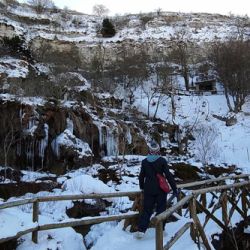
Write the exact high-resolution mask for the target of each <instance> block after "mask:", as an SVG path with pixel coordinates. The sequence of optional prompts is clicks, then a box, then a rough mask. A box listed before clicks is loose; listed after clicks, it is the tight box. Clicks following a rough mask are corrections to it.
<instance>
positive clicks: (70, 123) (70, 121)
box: [67, 118, 74, 134]
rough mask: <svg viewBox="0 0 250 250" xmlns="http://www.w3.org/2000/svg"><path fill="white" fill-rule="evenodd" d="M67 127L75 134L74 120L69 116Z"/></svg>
mask: <svg viewBox="0 0 250 250" xmlns="http://www.w3.org/2000/svg"><path fill="white" fill-rule="evenodd" d="M67 129H68V130H69V131H70V132H71V133H72V134H73V131H74V124H73V121H72V120H70V119H69V118H67Z"/></svg>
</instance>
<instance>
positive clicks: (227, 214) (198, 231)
mask: <svg viewBox="0 0 250 250" xmlns="http://www.w3.org/2000/svg"><path fill="white" fill-rule="evenodd" d="M226 179H227V178H218V179H216V182H218V183H219V182H221V181H225V180H226ZM233 179H235V180H236V181H239V180H240V179H245V180H244V181H241V182H238V183H234V184H228V185H219V186H212V187H208V188H203V189H198V190H193V191H191V192H190V193H189V194H188V195H186V196H185V195H184V194H183V193H182V194H181V195H182V196H184V197H183V198H181V199H180V198H179V201H178V202H177V203H176V204H175V205H174V206H172V207H170V208H169V209H167V210H166V211H165V212H163V213H161V214H159V215H157V216H156V217H154V218H153V219H152V224H154V225H155V229H156V234H155V235H156V250H167V249H169V248H171V247H172V246H173V245H174V243H175V242H176V241H177V240H178V239H179V238H180V237H181V236H182V235H183V234H184V233H185V232H186V231H187V230H188V229H189V228H190V235H191V238H192V239H193V240H194V241H195V242H196V243H200V242H199V239H200V238H201V239H202V242H203V244H204V246H205V248H206V249H208V250H210V249H212V248H211V246H210V243H209V241H208V240H207V237H206V234H205V231H204V228H205V226H206V225H207V223H208V221H209V220H210V219H211V220H213V222H215V223H216V224H217V225H218V226H219V227H220V228H221V229H222V230H224V231H225V232H228V233H229V230H228V225H229V223H230V220H231V218H232V216H233V213H234V212H235V211H237V212H238V213H239V214H240V215H241V217H242V218H243V219H246V217H247V212H248V209H249V208H250V202H249V199H247V196H248V197H249V196H250V193H249V191H248V188H249V186H250V180H249V175H241V176H235V177H234V178H233ZM205 182H206V183H208V182H207V181H205ZM196 184H197V183H196ZM188 186H189V184H188ZM232 190H235V192H236V191H237V195H238V197H237V195H235V192H232ZM215 191H219V192H220V196H219V197H218V196H217V195H216V194H214V192H215ZM229 192H230V193H229ZM207 193H211V194H212V195H213V196H217V198H218V203H216V204H214V205H213V208H212V211H211V212H210V211H209V210H208V208H207V199H206V194H207ZM235 197H237V199H238V200H235ZM199 198H200V199H199ZM240 199H241V208H239V206H238V203H239V200H240ZM227 203H230V204H231V209H230V210H229V211H228V207H227ZM184 205H188V207H187V210H188V212H189V214H190V219H191V222H187V223H186V224H185V225H184V226H182V227H181V228H180V229H179V231H177V232H176V233H175V235H174V236H173V237H172V238H171V239H170V241H169V242H168V243H167V244H165V245H163V227H162V223H163V221H165V220H166V219H167V218H169V217H170V216H171V215H173V214H174V213H175V212H178V211H180V209H181V208H183V206H184ZM220 208H221V210H222V218H220V219H218V218H217V217H215V215H214V212H215V211H216V210H218V209H220ZM198 211H199V212H204V213H205V214H206V218H205V221H204V223H203V225H202V224H201V222H200V220H199V218H198V216H197V213H198Z"/></svg>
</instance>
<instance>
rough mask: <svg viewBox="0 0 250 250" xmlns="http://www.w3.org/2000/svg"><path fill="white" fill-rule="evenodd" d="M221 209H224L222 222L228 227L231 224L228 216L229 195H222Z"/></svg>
mask: <svg viewBox="0 0 250 250" xmlns="http://www.w3.org/2000/svg"><path fill="white" fill-rule="evenodd" d="M221 208H222V220H223V222H224V225H225V226H226V227H227V226H228V223H229V218H228V214H227V193H226V192H223V193H222V199H221Z"/></svg>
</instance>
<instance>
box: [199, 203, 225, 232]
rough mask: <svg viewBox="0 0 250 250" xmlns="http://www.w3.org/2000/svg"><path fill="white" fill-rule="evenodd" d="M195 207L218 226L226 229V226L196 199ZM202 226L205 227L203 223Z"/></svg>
mask: <svg viewBox="0 0 250 250" xmlns="http://www.w3.org/2000/svg"><path fill="white" fill-rule="evenodd" d="M196 205H197V207H199V209H201V210H202V211H203V212H204V213H205V214H206V215H207V217H208V218H209V219H212V220H213V221H214V222H215V223H216V224H217V225H218V226H220V227H221V228H222V229H223V230H227V228H226V227H225V226H224V224H223V223H222V222H221V221H220V220H219V219H217V218H216V217H215V216H214V215H213V214H212V213H211V212H209V210H207V209H206V208H205V207H203V205H202V204H201V203H199V202H198V201H197V202H196ZM203 228H205V224H204V225H203Z"/></svg>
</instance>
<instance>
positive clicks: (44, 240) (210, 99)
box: [0, 95, 250, 250]
mask: <svg viewBox="0 0 250 250" xmlns="http://www.w3.org/2000/svg"><path fill="white" fill-rule="evenodd" d="M175 98H177V99H178V102H176V103H177V114H176V118H175V121H176V122H177V123H178V124H180V125H182V126H186V125H192V124H193V123H194V121H197V124H203V123H205V124H207V125H210V126H213V127H214V128H216V129H217V131H218V136H217V137H216V139H215V141H216V143H215V144H214V145H215V146H216V147H217V148H218V151H219V155H218V156H217V157H216V158H211V160H210V163H214V164H216V165H223V164H228V165H231V164H235V165H237V167H239V168H241V169H242V172H244V173H249V172H250V167H249V165H250V160H249V154H248V149H250V140H249V139H248V135H249V134H250V116H249V115H248V114H249V111H250V105H249V102H247V103H246V104H245V105H244V107H243V112H241V113H239V114H237V120H238V122H237V124H236V125H234V126H231V127H226V126H225V122H223V121H220V120H218V119H215V118H213V117H212V115H213V114H216V115H221V116H225V115H227V113H228V109H227V106H226V101H225V97H224V96H223V95H206V96H176V97H175ZM169 101H170V100H168V99H167V100H166V102H165V103H162V104H161V105H160V108H159V112H158V117H160V118H161V119H164V120H166V121H168V122H170V121H171V120H172V117H171V110H170V108H169V107H170V103H169ZM136 106H137V107H138V109H140V110H141V111H143V112H146V107H147V104H146V99H137V101H136ZM154 108H155V107H154V106H151V113H152V114H153V112H154ZM166 143H168V142H166ZM190 150H192V152H193V153H194V154H195V153H196V144H195V142H192V144H191V145H190ZM111 158H112V157H106V158H105V159H104V160H106V161H109V160H111V161H112V159H111ZM126 158H127V159H128V160H130V161H134V162H138V164H135V165H133V166H127V165H124V166H122V168H121V173H122V172H124V171H126V172H127V173H130V174H131V175H127V176H123V177H122V182H121V184H119V185H117V184H115V183H112V182H111V181H110V182H109V183H107V184H104V183H102V182H101V181H100V180H97V179H96V178H93V177H92V176H95V174H96V173H97V169H99V168H102V166H101V165H98V164H96V165H94V166H92V167H89V168H84V169H79V170H77V171H74V172H71V173H68V174H67V175H65V176H61V177H59V178H58V182H60V183H62V184H63V190H59V189H56V190H54V192H52V193H48V192H40V193H38V194H37V195H39V196H45V195H63V194H72V193H74V194H79V193H93V192H94V193H98V192H113V191H134V190H139V188H138V180H137V177H133V176H138V173H139V168H140V164H139V163H140V161H141V160H142V158H143V156H126ZM189 161H190V162H191V163H193V164H196V165H197V162H195V158H191V159H189ZM198 165H199V164H198ZM115 167H117V166H115V165H114V168H115ZM23 173H24V176H23V178H22V180H23V181H32V180H34V179H36V178H39V177H41V176H44V175H46V174H37V173H31V172H27V171H24V172H23ZM130 176H131V177H130ZM67 178H69V179H67ZM30 197H34V194H31V193H29V194H26V195H25V196H24V197H19V198H30ZM15 199H16V198H15V197H13V198H11V199H10V200H9V201H12V200H15ZM112 201H113V205H112V206H111V207H110V208H108V209H107V211H106V212H105V213H109V214H118V213H120V211H121V210H124V209H127V208H129V207H131V205H132V204H131V201H130V200H129V199H128V198H126V197H124V198H115V199H112ZM88 202H90V203H91V202H93V201H91V200H90V201H88ZM71 206H72V202H70V201H60V202H49V203H42V204H40V215H39V221H40V223H42V224H43V223H50V222H58V221H61V220H68V219H69V218H68V216H67V215H66V212H65V211H66V208H70V207H71ZM31 209H32V208H31V205H25V206H21V207H18V208H11V209H4V210H0V214H1V216H0V229H2V230H0V237H7V236H10V235H15V233H16V232H17V231H19V230H24V229H27V228H29V227H31V226H34V223H32V218H31ZM184 212H185V211H184ZM105 213H104V214H105ZM199 217H200V219H201V221H203V220H204V215H199ZM217 217H218V218H221V212H220V211H218V212H217ZM239 220H240V216H239V214H238V213H237V212H236V213H235V214H234V216H233V218H232V223H233V224H234V223H235V222H237V221H239ZM187 221H189V218H188V215H187V216H186V217H182V218H181V219H180V220H178V221H177V222H174V223H168V224H167V225H166V229H165V234H167V235H165V236H164V242H167V241H168V240H169V239H170V238H171V237H172V236H173V235H174V234H175V232H176V231H177V230H178V229H179V228H180V227H181V226H183V225H184V224H185V223H186V222H187ZM122 226H123V222H122V221H121V222H119V223H116V222H109V223H101V224H99V225H94V226H92V227H91V231H90V232H89V234H88V235H87V236H86V237H85V239H83V237H82V236H81V235H80V234H77V233H76V232H75V231H74V230H73V229H71V228H65V229H58V230H49V231H44V232H40V233H39V240H38V244H34V243H32V242H31V235H30V234H29V235H26V236H24V237H21V240H20V245H19V246H18V250H20V249H21V250H24V249H25V250H38V249H39V250H42V249H47V248H48V249H52V250H56V249H62V250H69V249H70V250H72V249H74V250H81V249H83V250H85V247H84V245H83V244H82V242H83V241H84V242H85V243H86V244H87V245H91V244H93V246H92V247H91V250H99V249H103V250H105V249H106V250H118V249H119V250H127V248H128V242H129V248H130V249H131V250H140V249H143V250H151V249H154V246H155V236H154V233H155V232H154V230H153V229H149V230H148V231H147V232H146V235H145V238H144V239H143V240H136V239H134V236H133V234H131V233H130V232H128V231H123V230H122ZM3 229H4V230H3ZM220 231H221V230H220V229H219V228H218V227H217V226H216V225H215V224H214V223H212V222H210V223H208V225H207V226H206V234H207V235H208V238H209V240H211V234H213V233H217V232H220ZM183 248H185V249H188V250H193V249H197V246H196V244H194V243H193V241H192V240H191V238H190V236H189V231H187V232H186V233H185V234H184V235H183V236H182V239H181V240H179V241H178V242H177V243H176V244H175V246H174V248H173V249H175V250H181V249H183Z"/></svg>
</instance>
